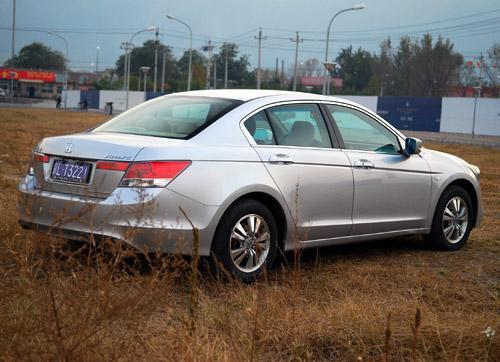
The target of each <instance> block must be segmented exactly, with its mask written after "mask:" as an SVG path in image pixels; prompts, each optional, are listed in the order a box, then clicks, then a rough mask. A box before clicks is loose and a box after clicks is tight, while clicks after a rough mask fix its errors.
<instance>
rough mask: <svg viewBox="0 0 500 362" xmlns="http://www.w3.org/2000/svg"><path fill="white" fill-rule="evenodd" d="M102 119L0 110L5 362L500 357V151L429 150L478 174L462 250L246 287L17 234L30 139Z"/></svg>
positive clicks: (0, 325)
mask: <svg viewBox="0 0 500 362" xmlns="http://www.w3.org/2000/svg"><path fill="white" fill-rule="evenodd" d="M101 120H104V117H103V116H102V115H98V114H91V113H85V114H83V113H71V112H57V111H43V110H7V109H0V134H1V135H2V140H1V141H0V187H1V190H2V192H1V195H0V208H1V210H2V214H1V215H2V216H1V218H0V235H1V236H0V274H1V275H0V359H2V360H4V359H7V360H14V359H16V360H17V359H21V360H27V359H30V360H31V359H36V360H39V359H42V360H49V359H50V360H54V359H56V360H61V359H63V360H69V359H71V360H96V359H99V360H101V359H104V360H111V359H117V360H131V359H134V360H135V359H137V360H146V359H147V360H203V361H205V360H250V361H257V360H347V361H352V360H459V361H462V360H474V361H476V360H480V361H481V360H483V361H485V360H489V361H495V360H499V359H500V343H499V334H500V331H499V329H500V323H499V311H500V310H499V309H500V308H499V307H500V304H499V295H500V284H499V282H500V192H499V191H500V190H499V184H500V182H499V181H498V180H499V179H500V151H499V150H495V149H487V148H480V147H466V146H453V145H442V144H432V145H428V146H429V147H432V148H435V149H439V150H443V151H448V152H452V153H454V154H456V155H458V156H460V157H463V158H465V159H466V160H467V161H469V162H471V163H474V164H476V165H478V166H479V167H480V168H481V170H482V176H481V177H482V179H481V183H482V187H483V201H484V204H485V218H484V222H483V224H482V226H481V227H480V228H479V229H477V230H475V231H474V232H473V233H472V236H471V240H470V242H469V243H468V245H467V246H466V247H465V248H464V249H463V250H461V251H459V252H456V253H437V252H431V251H428V250H425V249H424V248H423V247H422V245H421V244H422V243H421V241H420V240H419V239H418V238H403V239H399V240H390V241H386V242H375V243H367V244H359V245H353V246H345V247H335V248H324V249H320V250H319V251H317V250H308V251H305V252H303V253H302V254H301V261H300V267H299V268H292V267H288V266H287V263H286V262H285V263H283V264H282V265H278V266H276V267H275V268H274V269H273V270H272V271H271V272H270V273H269V275H268V276H267V279H266V280H265V281H261V282H258V283H256V284H253V285H250V286H247V285H239V284H238V283H233V282H218V281H215V280H213V279H212V278H211V277H209V276H206V275H205V274H203V273H202V275H200V276H197V275H194V274H193V273H196V272H197V269H192V268H190V266H189V263H190V262H189V261H188V260H183V259H176V258H173V259H168V258H155V259H154V262H153V263H152V264H150V263H148V262H147V261H145V260H138V263H134V260H135V261H137V260H136V259H134V257H128V258H126V260H123V258H121V257H119V256H120V255H121V254H120V253H122V252H123V248H119V249H117V250H114V249H113V247H111V246H110V247H108V249H106V250H104V251H103V250H97V251H96V250H92V249H87V250H85V252H79V253H73V254H71V252H70V249H68V247H67V245H66V244H65V243H63V242H61V241H57V240H52V239H50V238H47V237H42V236H39V235H35V234H32V233H31V232H27V231H23V230H21V229H20V228H19V227H18V226H17V223H16V217H17V216H16V211H15V204H16V197H17V196H16V184H17V181H16V177H17V176H19V175H21V174H22V173H23V172H25V167H26V163H27V162H28V158H29V154H30V150H31V148H32V147H33V146H34V145H35V144H36V142H37V140H39V139H40V138H42V137H44V136H49V135H56V134H63V133H68V132H74V131H79V130H84V129H86V128H88V127H90V126H92V125H94V124H95V123H97V122H100V121H101ZM287 261H288V262H289V264H293V256H289V257H288V259H287ZM292 274H294V275H292ZM488 327H491V328H492V329H494V330H496V331H497V333H496V335H495V336H493V337H491V338H488V337H487V336H486V334H485V333H483V331H485V330H486V329H487V328H488Z"/></svg>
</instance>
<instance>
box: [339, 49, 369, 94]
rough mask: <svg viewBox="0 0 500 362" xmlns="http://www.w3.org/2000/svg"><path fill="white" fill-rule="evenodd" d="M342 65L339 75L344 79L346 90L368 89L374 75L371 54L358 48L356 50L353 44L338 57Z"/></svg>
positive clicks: (351, 91)
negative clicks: (353, 48)
mask: <svg viewBox="0 0 500 362" xmlns="http://www.w3.org/2000/svg"><path fill="white" fill-rule="evenodd" d="M336 61H337V63H338V65H339V66H340V70H339V76H340V77H341V78H342V79H343V81H344V86H343V88H344V91H346V92H349V93H360V92H363V91H365V90H366V88H367V86H368V83H369V82H370V79H371V77H372V74H373V71H372V67H371V63H372V60H371V54H370V53H369V52H367V51H366V50H363V49H361V48H358V50H356V51H355V52H353V50H352V46H349V47H348V48H347V49H342V50H341V51H340V54H339V56H338V57H337V58H336Z"/></svg>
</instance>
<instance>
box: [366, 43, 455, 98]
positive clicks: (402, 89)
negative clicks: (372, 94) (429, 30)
mask: <svg viewBox="0 0 500 362" xmlns="http://www.w3.org/2000/svg"><path fill="white" fill-rule="evenodd" d="M462 63H463V57H462V55H461V54H459V53H457V52H455V51H454V50H453V43H451V42H450V40H449V39H446V40H444V39H443V38H442V37H439V38H438V40H437V41H436V42H435V43H433V40H432V36H431V35H430V34H425V35H424V36H423V38H422V39H421V40H418V39H415V40H412V39H411V38H410V37H408V36H404V37H402V38H401V39H400V40H399V46H398V48H397V49H396V51H395V52H393V50H392V47H391V43H390V39H387V40H386V41H384V42H383V43H382V44H381V45H380V54H379V55H378V56H376V55H374V56H373V59H372V67H373V69H374V75H375V76H374V79H372V84H373V85H374V86H376V87H377V89H379V92H378V93H379V95H406V96H433V97H441V96H445V95H447V92H448V89H449V87H450V86H451V85H453V84H455V83H456V84H458V83H459V82H460V69H461V65H462Z"/></svg>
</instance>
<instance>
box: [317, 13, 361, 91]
mask: <svg viewBox="0 0 500 362" xmlns="http://www.w3.org/2000/svg"><path fill="white" fill-rule="evenodd" d="M364 8H366V5H364V4H359V5H355V6H353V7H352V8H348V9H344V10H340V11H339V12H338V13H336V14H335V15H334V16H333V17H332V18H331V20H330V23H328V30H327V31H326V49H325V63H327V62H328V44H329V43H330V28H331V27H332V23H333V20H335V18H336V17H337V16H338V15H340V14H342V13H345V12H347V11H353V10H363V9H364ZM326 82H327V76H326V68H325V69H323V94H326Z"/></svg>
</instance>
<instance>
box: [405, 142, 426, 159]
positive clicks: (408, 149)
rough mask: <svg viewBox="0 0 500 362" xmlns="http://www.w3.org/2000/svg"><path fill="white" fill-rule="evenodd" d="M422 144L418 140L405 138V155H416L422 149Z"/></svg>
mask: <svg viewBox="0 0 500 362" xmlns="http://www.w3.org/2000/svg"><path fill="white" fill-rule="evenodd" d="M422 144H423V142H422V141H421V140H419V139H418V138H413V137H407V138H406V139H405V152H404V153H405V155H406V156H411V155H418V154H419V153H420V151H421V149H422Z"/></svg>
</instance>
